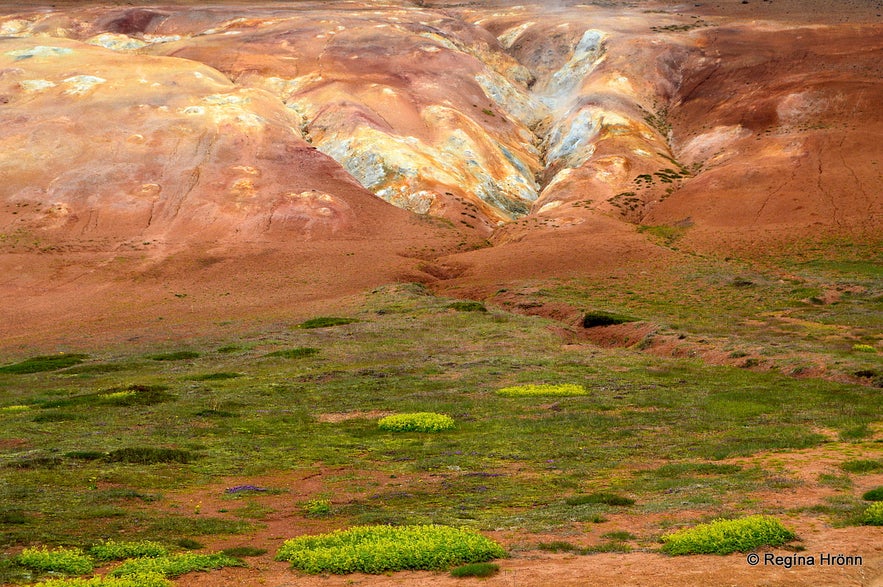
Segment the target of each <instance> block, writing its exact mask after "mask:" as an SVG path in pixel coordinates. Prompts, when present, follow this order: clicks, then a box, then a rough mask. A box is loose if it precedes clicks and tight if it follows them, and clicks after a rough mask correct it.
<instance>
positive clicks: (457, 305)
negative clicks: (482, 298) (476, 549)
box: [448, 301, 487, 576]
mask: <svg viewBox="0 0 883 587" xmlns="http://www.w3.org/2000/svg"><path fill="white" fill-rule="evenodd" d="M448 309H449V310H457V311H458V312H487V308H486V307H485V306H484V304H482V303H481V302H474V301H464V302H453V303H451V304H448ZM464 576H465V575H464Z"/></svg>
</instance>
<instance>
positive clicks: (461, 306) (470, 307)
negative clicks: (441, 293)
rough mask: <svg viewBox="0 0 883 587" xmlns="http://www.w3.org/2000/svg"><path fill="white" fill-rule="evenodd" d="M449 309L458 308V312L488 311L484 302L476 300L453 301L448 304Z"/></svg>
mask: <svg viewBox="0 0 883 587" xmlns="http://www.w3.org/2000/svg"><path fill="white" fill-rule="evenodd" d="M448 309H449V310H457V311H458V312H487V308H486V307H485V306H484V304H482V303H481V302H474V301H464V302H453V303H450V304H448Z"/></svg>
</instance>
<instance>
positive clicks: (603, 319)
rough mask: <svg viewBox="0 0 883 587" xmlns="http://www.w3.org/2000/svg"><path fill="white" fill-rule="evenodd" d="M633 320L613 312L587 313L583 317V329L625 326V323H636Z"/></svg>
mask: <svg viewBox="0 0 883 587" xmlns="http://www.w3.org/2000/svg"><path fill="white" fill-rule="evenodd" d="M636 321H637V320H635V319H634V318H630V317H628V316H623V315H622V314H614V313H613V312H601V311H594V312H588V313H586V315H585V316H583V328H596V327H598V326H614V325H616V324H625V323H626V322H636Z"/></svg>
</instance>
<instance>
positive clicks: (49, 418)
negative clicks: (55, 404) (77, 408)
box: [31, 412, 84, 424]
mask: <svg viewBox="0 0 883 587" xmlns="http://www.w3.org/2000/svg"><path fill="white" fill-rule="evenodd" d="M83 419H84V417H83V416H81V415H79V414H70V413H68V412H42V413H38V414H34V417H33V418H31V422H36V423H38V424H39V423H44V422H73V421H75V420H83Z"/></svg>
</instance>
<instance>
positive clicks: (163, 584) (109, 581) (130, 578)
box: [34, 573, 173, 587]
mask: <svg viewBox="0 0 883 587" xmlns="http://www.w3.org/2000/svg"><path fill="white" fill-rule="evenodd" d="M34 587H173V584H172V582H171V581H169V580H168V579H166V578H165V577H163V576H162V575H158V574H156V573H137V574H134V575H127V576H125V577H101V576H99V577H91V578H89V579H50V580H48V581H43V582H41V583H37V584H36V585H34Z"/></svg>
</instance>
